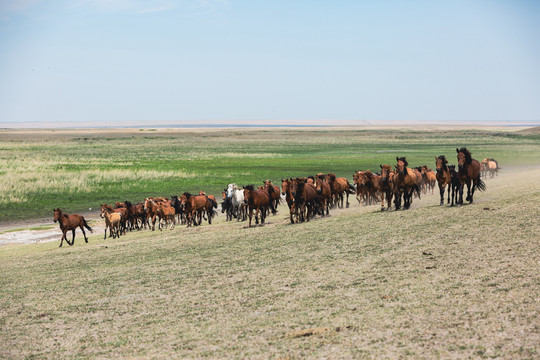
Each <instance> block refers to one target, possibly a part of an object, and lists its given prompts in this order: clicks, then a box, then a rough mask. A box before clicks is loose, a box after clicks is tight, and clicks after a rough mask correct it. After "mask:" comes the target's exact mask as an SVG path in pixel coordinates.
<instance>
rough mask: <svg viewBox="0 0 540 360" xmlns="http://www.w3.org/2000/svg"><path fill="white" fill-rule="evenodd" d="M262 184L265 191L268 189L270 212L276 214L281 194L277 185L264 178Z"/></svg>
mask: <svg viewBox="0 0 540 360" xmlns="http://www.w3.org/2000/svg"><path fill="white" fill-rule="evenodd" d="M264 185H265V189H266V191H268V195H269V196H270V209H271V210H272V214H273V215H276V213H277V207H278V205H279V203H280V202H281V196H279V186H276V185H274V184H272V181H270V180H266V181H265V182H264Z"/></svg>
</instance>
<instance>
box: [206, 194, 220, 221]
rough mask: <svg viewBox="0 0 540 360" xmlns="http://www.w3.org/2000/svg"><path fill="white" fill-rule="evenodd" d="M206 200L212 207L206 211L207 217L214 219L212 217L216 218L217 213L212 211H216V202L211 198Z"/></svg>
mask: <svg viewBox="0 0 540 360" xmlns="http://www.w3.org/2000/svg"><path fill="white" fill-rule="evenodd" d="M207 199H208V201H210V204H211V205H212V207H211V208H210V209H209V211H208V212H209V214H208V216H210V217H214V216H216V215H217V214H218V212H217V211H216V210H214V209H217V202H215V201H214V200H213V199H211V198H207Z"/></svg>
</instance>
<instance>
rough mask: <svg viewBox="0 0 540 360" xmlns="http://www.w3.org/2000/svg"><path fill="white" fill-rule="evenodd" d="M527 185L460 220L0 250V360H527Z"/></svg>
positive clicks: (409, 218) (533, 196)
mask: <svg viewBox="0 0 540 360" xmlns="http://www.w3.org/2000/svg"><path fill="white" fill-rule="evenodd" d="M539 176H540V171H539V170H527V171H522V172H519V173H509V172H506V173H505V174H504V175H501V176H499V177H498V178H495V179H493V180H488V182H487V184H488V190H487V192H486V193H480V194H478V195H477V197H476V199H477V203H476V204H474V205H470V206H464V207H462V208H448V207H443V208H441V207H439V206H437V205H436V204H438V197H437V196H436V195H435V196H428V197H424V198H423V199H422V200H421V201H418V200H416V201H415V203H414V204H413V209H411V210H408V211H399V212H389V213H380V212H378V211H376V210H377V209H378V208H377V207H369V208H359V207H358V205H357V204H356V203H354V204H352V206H351V208H349V209H346V210H340V211H334V212H333V216H331V217H329V218H325V219H318V220H316V221H312V222H310V223H305V224H298V225H293V226H291V225H288V224H287V221H286V219H285V210H284V209H282V210H281V212H280V215H279V216H277V217H271V219H270V224H267V225H266V226H264V227H258V228H252V229H245V228H243V226H244V224H237V223H224V222H223V217H222V216H220V217H219V221H218V223H217V224H216V225H212V226H203V227H200V228H196V229H185V228H184V227H177V228H176V229H175V230H173V231H165V232H163V233H152V234H150V233H148V232H144V233H138V234H129V235H128V236H125V237H122V238H121V239H120V240H115V241H111V240H108V241H103V240H102V239H101V236H100V235H94V236H93V237H92V238H91V240H90V243H89V244H84V243H81V242H80V241H78V242H77V243H76V246H74V247H72V248H62V249H58V248H57V246H58V244H57V243H47V244H37V245H29V246H18V247H12V248H6V249H2V251H1V252H0V272H1V273H2V274H3V275H2V277H0V304H1V305H0V344H1V345H0V357H9V358H22V357H30V358H40V357H46V358H71V357H77V358H94V357H105V358H111V357H114V358H129V357H133V356H136V357H143V358H144V357H148V358H171V357H180V356H181V357H188V358H205V357H206V358H280V357H287V356H291V357H293V358H298V357H304V358H351V357H362V358H365V357H370V358H398V357H409V358H419V357H420V358H425V357H444V358H448V357H455V358H467V357H504V358H536V357H538V350H539V346H538V344H539V343H540V320H539V319H540V316H539V315H540V314H539V311H540V305H539V304H538V301H537V299H538V298H539V296H540V291H539V289H540V278H539V273H540V272H539V266H538V264H539V260H540V257H539V254H540V248H539V247H540V246H539V245H540V244H539V242H538V233H539V230H540V228H539V226H540V225H539V224H538V214H539V213H540V183H538V181H537V179H538V177H539ZM485 208H488V210H486V209H485ZM313 328H318V329H317V330H315V331H314V333H315V334H314V335H312V336H299V335H300V333H298V331H300V330H306V329H313Z"/></svg>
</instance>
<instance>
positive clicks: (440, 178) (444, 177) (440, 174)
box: [435, 155, 452, 206]
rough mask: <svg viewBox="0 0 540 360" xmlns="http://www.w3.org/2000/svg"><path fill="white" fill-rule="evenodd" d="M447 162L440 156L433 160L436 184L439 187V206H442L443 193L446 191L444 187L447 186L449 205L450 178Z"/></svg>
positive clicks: (444, 157)
mask: <svg viewBox="0 0 540 360" xmlns="http://www.w3.org/2000/svg"><path fill="white" fill-rule="evenodd" d="M447 164H448V160H446V156H444V155H441V156H439V157H436V158H435V166H436V169H437V175H436V178H437V184H438V185H439V194H440V195H441V203H440V205H441V206H443V205H444V191H445V189H446V186H447V185H448V202H447V203H450V190H451V188H452V184H451V178H450V171H449V169H448V166H447Z"/></svg>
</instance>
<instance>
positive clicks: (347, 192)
mask: <svg viewBox="0 0 540 360" xmlns="http://www.w3.org/2000/svg"><path fill="white" fill-rule="evenodd" d="M345 193H346V195H347V205H346V206H347V209H348V208H349V205H350V204H349V190H347V191H345Z"/></svg>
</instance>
